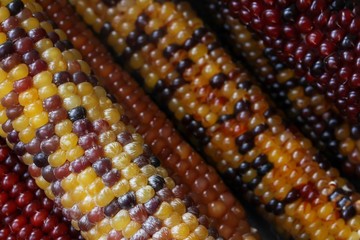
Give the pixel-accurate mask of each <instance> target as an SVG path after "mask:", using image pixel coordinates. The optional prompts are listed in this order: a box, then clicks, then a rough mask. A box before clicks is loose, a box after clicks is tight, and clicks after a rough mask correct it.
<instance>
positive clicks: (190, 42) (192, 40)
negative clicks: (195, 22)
mask: <svg viewBox="0 0 360 240" xmlns="http://www.w3.org/2000/svg"><path fill="white" fill-rule="evenodd" d="M198 43H199V41H198V40H196V39H195V38H193V37H191V38H188V39H186V41H185V43H184V49H185V50H186V51H189V50H190V49H191V48H193V47H195V46H196V44H198Z"/></svg>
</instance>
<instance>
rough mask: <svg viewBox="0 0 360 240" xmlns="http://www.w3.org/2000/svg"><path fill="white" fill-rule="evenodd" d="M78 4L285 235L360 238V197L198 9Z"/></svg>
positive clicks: (233, 182) (178, 5)
mask: <svg viewBox="0 0 360 240" xmlns="http://www.w3.org/2000/svg"><path fill="white" fill-rule="evenodd" d="M70 2H71V3H72V4H73V5H74V6H75V7H76V10H77V12H78V13H79V14H80V15H81V16H83V19H84V20H85V21H86V22H87V23H88V24H89V25H90V26H92V27H93V30H94V31H96V32H98V33H99V34H101V38H102V39H106V40H107V42H108V44H109V45H110V46H112V47H113V50H114V51H115V52H116V53H117V54H118V57H119V58H120V59H121V60H122V61H123V62H124V63H125V64H126V66H127V68H128V69H129V70H131V71H133V72H134V73H136V74H137V75H139V76H141V77H142V78H143V80H144V85H145V86H146V88H147V89H148V90H149V91H150V92H152V94H153V96H154V97H155V98H157V99H158V101H159V103H160V104H162V105H163V106H166V107H167V108H168V109H169V110H170V112H172V113H173V116H174V117H175V118H176V119H177V121H178V122H179V123H181V124H182V128H183V129H186V130H188V132H187V134H192V136H193V138H194V140H195V141H197V144H198V146H200V147H202V149H203V151H204V153H205V154H206V155H207V156H208V158H209V159H211V160H212V162H213V163H214V165H215V166H216V168H217V170H218V171H219V172H221V173H222V174H223V175H224V176H226V177H227V180H228V181H229V183H231V186H232V187H234V189H238V190H241V191H243V192H245V193H246V195H247V196H248V198H249V199H251V200H252V202H253V203H255V204H256V205H257V206H258V208H259V209H260V210H261V211H262V212H264V213H266V214H265V215H267V216H268V218H269V219H271V220H272V222H273V223H276V224H277V228H278V229H279V231H281V232H283V233H285V234H288V235H291V236H292V237H293V238H297V239H309V238H311V239H357V238H359V235H358V234H359V233H358V229H359V228H358V226H359V225H358V224H359V220H360V215H359V214H358V211H359V210H358V199H359V194H358V193H355V192H354V191H352V190H351V188H350V186H349V184H348V182H346V180H344V179H342V178H340V177H339V174H338V172H337V170H335V169H334V168H331V167H330V165H329V163H328V162H327V160H326V159H324V158H323V157H322V156H321V155H319V154H318V153H317V152H316V150H315V149H314V148H313V147H312V146H311V143H310V141H309V140H307V139H305V138H303V137H302V136H301V135H300V134H298V132H294V131H292V130H291V129H289V128H287V127H286V126H285V125H284V124H283V120H282V119H281V117H279V116H278V115H277V114H276V111H274V110H273V109H272V108H270V107H269V104H268V102H267V100H266V97H265V95H264V94H263V93H262V92H261V90H260V89H259V88H258V87H257V86H256V85H255V84H253V82H252V81H253V80H252V79H251V77H250V75H249V74H248V73H247V72H246V71H245V70H244V69H243V68H242V67H240V66H239V65H236V64H235V63H234V62H233V61H232V60H231V57H230V56H229V55H228V54H227V53H226V52H225V50H224V49H223V48H222V47H221V46H220V44H219V43H218V42H217V41H216V37H215V36H214V35H213V34H212V33H211V32H209V31H208V30H207V29H206V28H205V27H204V25H203V23H202V21H201V20H200V19H199V18H197V17H196V14H195V13H194V12H193V11H192V9H191V8H190V6H189V4H188V3H186V2H181V1H174V2H173V1H161V2H159V1H151V0H143V1H141V0H140V1H131V0H128V1H126V0H123V1H100V0H98V1H96V0H95V1H81V0H80V1H70ZM343 202H346V204H345V205H344V204H343Z"/></svg>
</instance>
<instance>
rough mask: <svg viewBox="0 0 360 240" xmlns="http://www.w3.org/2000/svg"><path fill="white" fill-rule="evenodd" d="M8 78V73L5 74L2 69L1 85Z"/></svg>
mask: <svg viewBox="0 0 360 240" xmlns="http://www.w3.org/2000/svg"><path fill="white" fill-rule="evenodd" d="M6 78H7V72H5V71H4V70H3V69H2V68H0V83H2V82H3V81H5V79H6Z"/></svg>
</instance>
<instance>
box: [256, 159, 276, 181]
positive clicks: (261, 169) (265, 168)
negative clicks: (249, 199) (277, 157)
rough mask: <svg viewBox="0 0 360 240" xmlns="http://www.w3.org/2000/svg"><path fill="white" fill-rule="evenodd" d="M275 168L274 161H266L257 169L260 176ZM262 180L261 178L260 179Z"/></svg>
mask: <svg viewBox="0 0 360 240" xmlns="http://www.w3.org/2000/svg"><path fill="white" fill-rule="evenodd" d="M273 168H274V164H273V163H270V162H268V163H265V164H264V165H261V166H260V167H259V168H258V169H257V173H258V175H259V176H265V175H266V174H267V173H268V172H270V171H271V169H273ZM259 180H260V181H261V179H259Z"/></svg>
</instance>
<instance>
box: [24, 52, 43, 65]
mask: <svg viewBox="0 0 360 240" xmlns="http://www.w3.org/2000/svg"><path fill="white" fill-rule="evenodd" d="M39 58H40V55H39V53H38V51H36V50H35V49H33V50H30V51H29V52H27V53H25V54H24V55H23V56H22V59H23V61H24V63H25V64H27V65H30V64H32V63H34V62H35V61H36V60H38V59H39Z"/></svg>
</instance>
